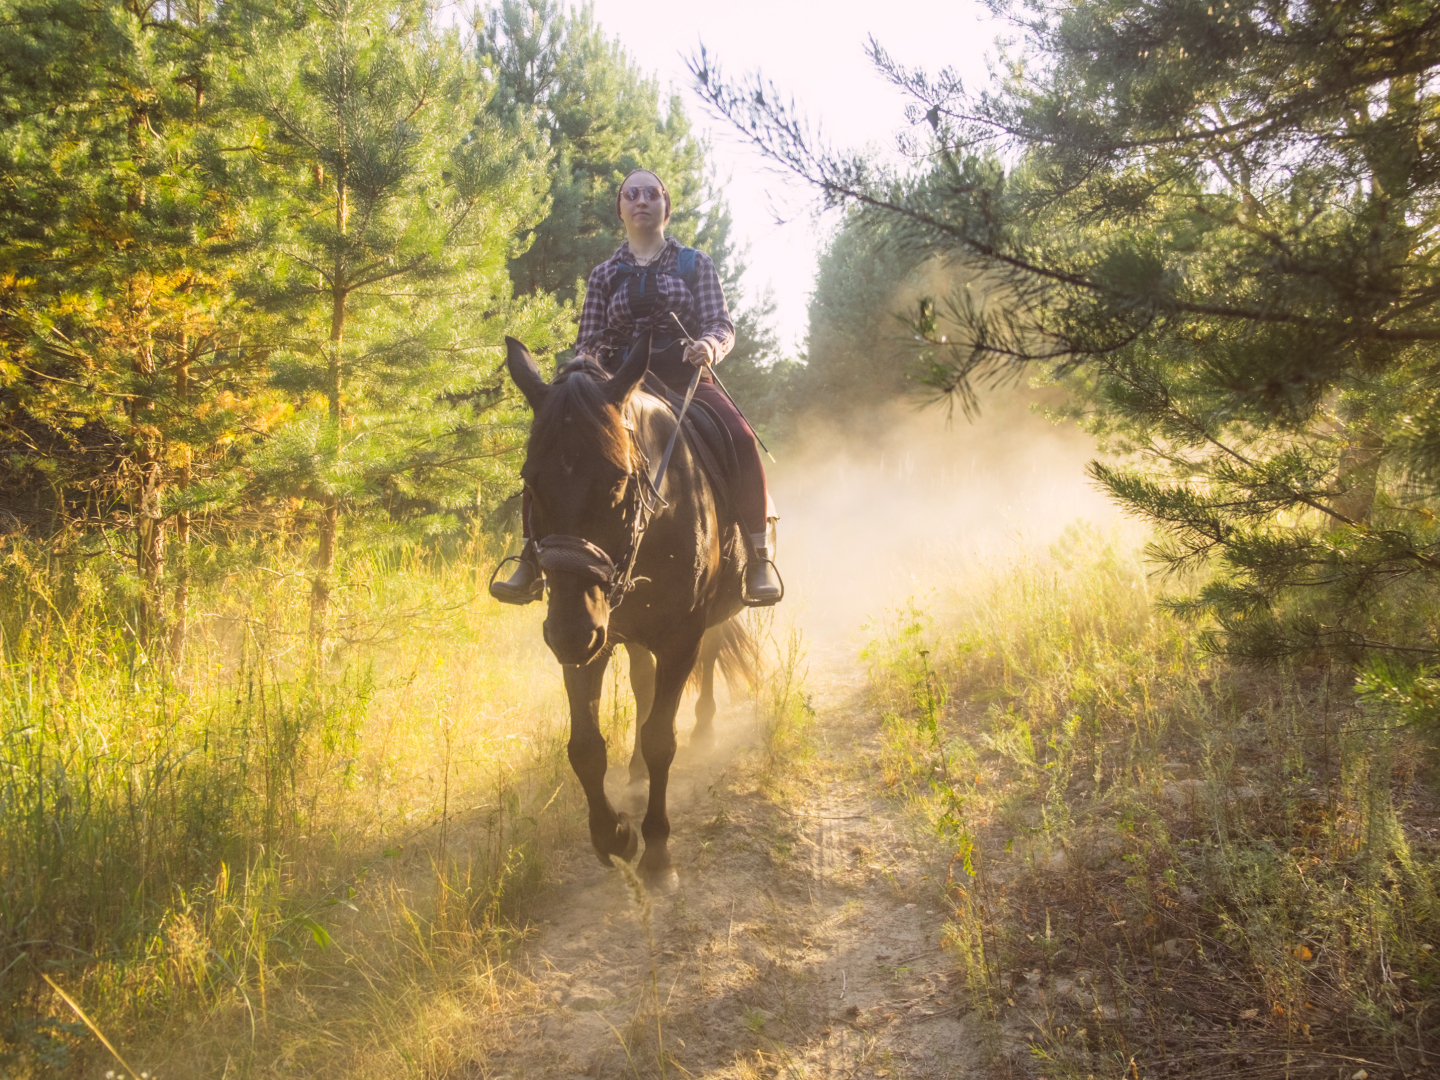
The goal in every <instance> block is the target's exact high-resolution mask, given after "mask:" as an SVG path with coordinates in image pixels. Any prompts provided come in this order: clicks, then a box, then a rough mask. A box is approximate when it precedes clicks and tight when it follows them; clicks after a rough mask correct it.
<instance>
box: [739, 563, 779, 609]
mask: <svg viewBox="0 0 1440 1080" xmlns="http://www.w3.org/2000/svg"><path fill="white" fill-rule="evenodd" d="M756 565H764V566H768V567H770V571H771V573H773V574H774V575H775V580H776V581H778V582H779V583H780V591H779V592H778V593H776V594H775V595H774V596H751V595H750V591H749V587H748V586H749V584H750V582H749V578H750V568H751V567H752V566H756ZM784 599H785V579H784V578H782V577H781V576H780V570H779V568H778V567H777V566H776V565H775V560H773V559H771V558H769V557H766V558H763V559H751V560H750V561H748V562H747V563H746V564H745V573H744V575H743V576H742V578H741V581H740V602H741V603H742V604H744V605H745V606H746V607H771V606H773V605H775V604H778V603H779V602H780V601H781V600H784Z"/></svg>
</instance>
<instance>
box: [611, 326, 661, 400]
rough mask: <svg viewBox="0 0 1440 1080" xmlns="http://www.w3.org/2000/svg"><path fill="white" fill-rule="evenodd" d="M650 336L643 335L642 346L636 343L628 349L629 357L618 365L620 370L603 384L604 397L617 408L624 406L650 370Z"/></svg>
mask: <svg viewBox="0 0 1440 1080" xmlns="http://www.w3.org/2000/svg"><path fill="white" fill-rule="evenodd" d="M652 336H653V335H651V334H646V335H645V344H644V345H643V346H642V345H641V344H640V342H638V341H637V342H636V343H635V344H634V345H632V346H631V347H630V355H629V356H627V357H626V358H625V363H623V364H621V365H620V370H619V371H617V372H616V373H615V374H614V375H613V376H611V378H610V381H609V382H607V383H606V384H605V396H606V397H607V398H609V399H610V401H611V402H612V403H613V404H614V405H616V406H617V407H618V406H621V405H624V404H625V401H626V399H628V398H629V397H630V395H631V394H632V393H634V392H635V387H637V386H639V385H640V380H641V379H643V378H645V373H646V372H647V371H649V370H650V340H651V337H652Z"/></svg>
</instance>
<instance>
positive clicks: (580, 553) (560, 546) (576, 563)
mask: <svg viewBox="0 0 1440 1080" xmlns="http://www.w3.org/2000/svg"><path fill="white" fill-rule="evenodd" d="M677 430H678V428H677ZM630 443H631V447H632V449H633V451H634V453H635V456H636V458H637V459H638V460H639V462H640V464H639V466H638V467H637V468H635V469H632V470H631V471H630V472H629V473H627V474H626V479H627V480H628V481H629V484H628V487H629V489H630V494H629V495H628V496H627V497H626V499H627V501H628V502H629V504H630V505H629V507H628V508H627V510H626V517H628V518H629V519H630V543H629V544H628V545H627V547H628V550H627V551H626V553H625V557H624V558H623V559H622V560H620V562H618V563H617V562H616V561H615V560H614V559H612V558H611V557H610V555H609V554H608V553H607V552H606V551H605V549H604V548H602V547H600V546H599V545H598V544H594V543H591V542H590V541H589V540H586V539H585V538H584V537H581V536H569V535H567V534H565V533H551V534H550V535H549V536H546V537H544V538H542V539H540V540H537V541H536V542H535V551H536V555H537V557H538V558H539V560H540V568H541V569H542V570H544V571H545V572H546V573H547V574H549V573H550V572H551V571H554V570H560V571H563V572H565V573H567V574H576V575H578V576H579V577H582V578H588V579H589V580H591V581H593V582H595V583H596V584H597V585H601V586H603V587H604V589H605V602H606V604H608V605H609V607H610V610H611V611H614V610H615V609H616V608H618V607H619V606H620V604H621V602H622V601H624V599H625V597H627V596H629V595H630V593H632V592H633V591H634V590H635V586H636V585H638V584H639V583H640V582H642V581H648V580H649V579H648V578H643V577H639V578H637V577H636V576H635V560H636V558H637V556H639V554H640V541H641V540H642V539H643V538H644V536H645V530H646V529H647V528H649V527H650V522H651V520H652V519H653V518H654V516H655V514H656V513H657V512H658V511H659V510H661V509H663V508H664V507H665V506H667V505H668V504H667V503H666V502H665V500H664V499H663V498H661V497H660V491H659V489H658V487H657V486H656V482H655V481H652V480H651V479H650V463H649V461H647V460H646V458H645V454H644V452H643V451H642V450H641V449H640V444H639V442H638V441H636V439H635V436H634V435H633V434H632V435H631V436H630ZM662 478H663V477H662Z"/></svg>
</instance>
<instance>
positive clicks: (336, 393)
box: [310, 168, 349, 650]
mask: <svg viewBox="0 0 1440 1080" xmlns="http://www.w3.org/2000/svg"><path fill="white" fill-rule="evenodd" d="M335 191H336V198H335V226H336V231H337V232H338V233H339V235H340V236H342V237H343V236H344V235H345V224H346V219H347V218H348V216H349V207H348V206H347V205H346V186H345V172H344V169H343V168H341V169H340V170H337V173H336V178H335ZM340 247H341V250H339V251H337V252H336V255H335V273H334V278H333V280H332V282H331V298H332V303H331V308H330V370H329V383H330V385H329V386H328V387H327V388H326V391H327V396H328V397H329V402H330V424H331V428H332V430H333V431H334V434H335V453H336V456H337V457H338V456H339V454H340V440H341V428H342V426H343V424H344V420H345V411H344V403H343V401H342V400H341V392H342V390H343V388H344V377H345V371H344V367H343V365H342V363H341V355H340V349H341V345H342V344H343V342H344V339H345V298H346V285H345V261H344V259H345V256H344V253H343V245H341V246H340ZM322 505H323V507H324V512H323V513H322V514H321V517H320V550H319V552H318V553H317V554H316V558H315V580H314V583H313V584H312V585H311V587H310V639H311V642H312V643H313V644H314V645H315V646H316V647H317V648H319V649H322V650H323V648H324V646H325V636H326V633H327V629H328V623H329V618H330V574H331V571H332V570H333V569H334V567H335V541H336V537H337V534H338V531H339V525H340V500H339V499H338V498H337V497H336V496H335V495H334V494H330V495H327V496H326V497H325V500H324V502H323V504H322Z"/></svg>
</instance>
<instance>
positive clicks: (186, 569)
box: [170, 334, 193, 669]
mask: <svg viewBox="0 0 1440 1080" xmlns="http://www.w3.org/2000/svg"><path fill="white" fill-rule="evenodd" d="M180 357H181V359H180V367H179V369H178V370H177V371H176V374H175V391H176V394H177V395H178V397H179V399H180V401H181V404H182V405H184V406H188V404H189V401H190V360H191V357H190V338H189V335H188V334H187V335H183V336H182V337H181V339H180ZM192 454H193V450H192V449H191V448H190V447H189V446H186V447H185V449H184V456H183V460H182V462H181V465H180V490H181V491H185V490H188V489H189V487H190V460H191V455H192ZM175 543H176V544H177V545H178V546H179V548H180V564H179V566H178V568H177V572H176V575H175V605H174V609H173V613H174V622H173V624H172V625H171V629H170V655H171V660H172V662H173V663H174V665H175V667H176V668H177V669H178V668H179V667H180V665H181V664H183V663H184V662H185V639H186V638H187V637H188V636H189V633H190V511H188V510H181V511H180V512H179V513H177V514H176V515H175Z"/></svg>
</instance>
